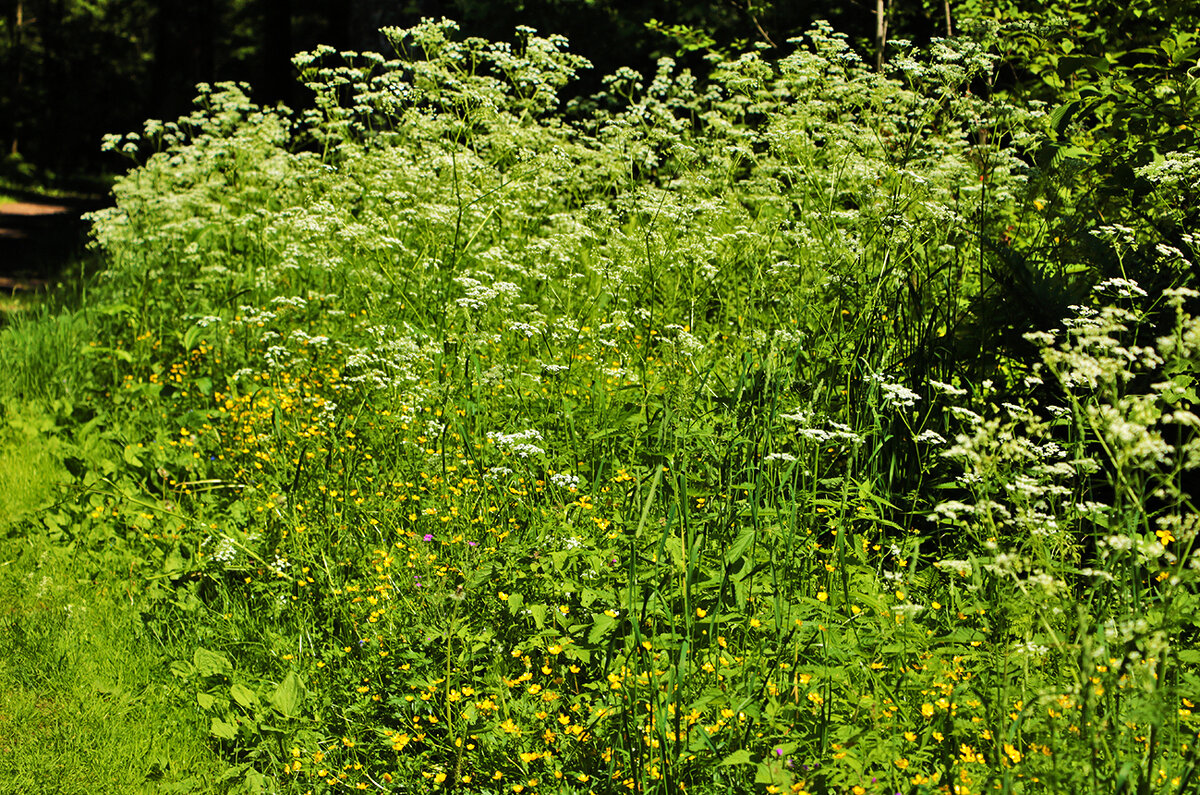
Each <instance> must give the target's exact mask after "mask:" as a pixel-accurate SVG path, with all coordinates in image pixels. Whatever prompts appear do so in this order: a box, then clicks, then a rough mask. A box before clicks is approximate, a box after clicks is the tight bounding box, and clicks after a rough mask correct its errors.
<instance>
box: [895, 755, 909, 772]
mask: <svg viewBox="0 0 1200 795" xmlns="http://www.w3.org/2000/svg"><path fill="white" fill-rule="evenodd" d="M892 764H893V765H895V766H896V767H898V768H900V769H901V770H908V760H907V759H905V758H904V757H900V758H899V759H897V760H895V761H893V762H892Z"/></svg>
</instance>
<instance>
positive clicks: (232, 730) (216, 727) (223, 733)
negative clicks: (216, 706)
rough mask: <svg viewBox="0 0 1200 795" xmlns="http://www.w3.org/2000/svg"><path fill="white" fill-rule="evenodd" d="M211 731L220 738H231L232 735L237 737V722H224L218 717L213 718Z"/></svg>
mask: <svg viewBox="0 0 1200 795" xmlns="http://www.w3.org/2000/svg"><path fill="white" fill-rule="evenodd" d="M212 733H213V736H214V737H220V738H221V739H222V740H232V739H233V738H234V737H237V724H234V723H226V722H225V721H223V720H221V719H220V718H213V719H212Z"/></svg>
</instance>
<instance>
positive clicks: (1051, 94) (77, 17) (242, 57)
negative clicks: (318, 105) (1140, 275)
mask: <svg viewBox="0 0 1200 795" xmlns="http://www.w3.org/2000/svg"><path fill="white" fill-rule="evenodd" d="M1192 5H1193V4H1191V3H1178V2H1164V1H1163V0H1157V1H1156V0H1132V2H1113V1H1112V0H1088V1H1086V2H1084V1H1081V0H1052V1H1051V2H1030V1H1029V0H1000V1H999V2H988V1H987V0H646V1H645V2H631V1H630V0H336V1H333V0H188V1H187V2H184V1H183V0H2V2H0V8H2V9H3V14H2V15H0V75H2V76H3V78H2V79H0V147H2V149H0V164H2V165H0V178H3V179H5V180H6V181H7V182H8V183H9V184H10V185H11V184H22V183H29V184H35V183H36V184H43V185H48V184H60V185H61V184H65V183H70V182H71V181H73V180H74V181H77V180H78V178H79V177H81V176H83V175H88V176H92V177H95V176H97V175H102V174H104V173H105V172H109V171H116V170H121V169H123V168H124V167H125V166H127V165H128V164H127V162H125V161H123V160H122V159H120V158H118V157H116V156H114V155H111V154H109V155H107V156H102V155H101V153H100V148H99V143H100V139H101V136H102V135H104V134H105V133H113V132H125V131H127V130H131V129H135V128H139V127H140V126H141V122H142V121H144V120H145V119H147V118H159V119H173V118H175V117H177V116H178V115H180V114H182V113H186V112H188V111H189V110H190V108H191V100H192V97H193V96H194V94H195V90H194V89H195V85H196V83H198V82H216V81H221V80H238V81H245V82H248V83H250V84H251V86H253V98H254V99H255V100H256V101H259V102H264V103H268V104H270V103H274V102H284V103H286V104H288V105H289V106H292V107H299V106H303V105H304V104H305V103H306V101H307V97H305V96H304V89H303V88H302V87H301V86H300V85H299V84H298V83H297V82H296V80H295V79H294V70H293V67H292V64H291V60H290V58H291V56H292V55H293V54H294V53H296V52H298V51H300V50H306V49H311V48H313V47H315V46H316V45H317V44H328V45H331V46H334V47H336V48H339V49H352V50H376V51H381V52H385V53H386V52H387V44H386V42H385V41H384V40H383V39H382V37H381V36H380V35H379V33H378V30H379V28H380V27H382V26H385V25H396V26H402V27H403V26H409V25H412V24H414V23H416V22H417V21H419V20H420V19H421V18H422V17H434V18H439V17H443V16H444V17H449V18H451V19H455V20H457V21H458V22H459V23H460V24H461V26H462V33H463V35H464V36H468V35H469V36H482V37H485V38H489V39H509V38H511V36H512V33H513V29H514V28H515V27H516V26H517V25H528V26H531V27H534V28H536V29H537V30H539V31H540V32H543V33H560V34H563V35H566V36H567V37H568V38H569V39H570V41H571V48H572V51H574V52H576V53H578V54H580V55H583V56H584V57H586V58H588V59H589V60H590V61H591V62H592V63H593V65H594V68H593V69H592V70H590V72H589V73H588V74H587V76H586V77H585V78H584V79H583V80H582V81H580V82H579V83H578V84H577V85H576V86H574V87H573V90H574V92H575V93H576V94H588V93H590V92H592V91H595V90H598V89H599V87H600V80H601V78H602V77H603V76H604V75H606V74H609V73H611V72H613V71H614V70H615V69H617V68H618V67H621V66H631V67H633V68H635V69H638V70H640V71H642V72H650V71H651V69H652V65H653V63H654V61H655V59H657V58H658V57H660V56H662V55H671V56H675V57H679V58H684V59H687V61H688V65H689V66H691V67H692V68H693V69H695V70H696V71H698V72H703V70H704V65H705V60H704V56H705V55H706V54H707V53H708V52H709V51H713V50H716V51H724V52H730V51H735V50H737V49H738V48H744V47H749V46H755V45H758V46H761V47H764V48H766V49H768V50H770V51H775V52H780V53H782V52H785V51H786V50H787V49H788V48H789V45H788V43H787V42H788V39H790V38H792V37H794V36H798V35H801V34H802V33H803V32H804V31H805V30H807V29H808V28H809V26H810V25H811V24H812V23H813V22H814V21H815V20H818V19H824V20H828V21H830V22H831V23H832V24H833V26H834V27H835V29H837V30H838V31H840V32H842V33H844V34H846V35H847V36H849V37H850V39H851V41H852V42H853V43H854V45H855V47H856V48H857V49H858V50H859V52H860V54H861V55H862V56H863V57H864V59H867V60H868V61H869V62H874V63H876V64H880V63H884V62H885V54H886V52H887V50H886V46H881V45H882V44H884V43H885V42H886V41H889V40H892V39H895V38H905V39H911V40H914V41H915V42H917V43H924V42H926V41H928V40H929V39H930V38H931V37H935V36H944V35H947V34H948V33H949V34H951V35H958V34H959V32H960V30H963V29H969V28H970V25H971V23H972V22H973V21H978V20H981V19H987V20H994V21H997V22H1001V23H1016V24H1018V25H1020V24H1026V25H1028V26H1029V27H1030V29H1037V30H1038V31H1039V32H1038V35H1035V36H1029V37H1025V38H1022V37H1020V36H1016V37H1013V38H1012V39H1011V41H1012V48H1013V50H1012V59H1011V61H1010V63H1009V65H1010V67H1011V68H1010V69H1009V71H1008V73H1007V74H1008V80H1009V81H1010V85H1009V86H1006V87H1008V88H1012V87H1019V88H1021V89H1022V90H1025V91H1032V92H1034V93H1038V92H1039V91H1040V92H1042V93H1043V94H1045V95H1046V98H1048V99H1054V98H1060V97H1061V95H1062V93H1063V92H1062V89H1063V86H1062V85H1061V84H1059V85H1056V84H1055V83H1056V81H1057V82H1059V83H1061V80H1060V79H1059V78H1058V74H1059V73H1061V71H1062V70H1061V69H1060V68H1059V66H1060V65H1059V61H1060V59H1061V57H1063V56H1064V55H1068V56H1069V55H1071V54H1075V55H1081V54H1083V55H1089V56H1094V57H1099V58H1103V57H1105V53H1111V52H1113V51H1114V50H1117V49H1119V50H1120V51H1121V52H1122V53H1128V52H1130V51H1132V50H1135V49H1136V48H1137V47H1138V46H1140V45H1142V44H1147V45H1156V44H1158V39H1159V38H1160V37H1161V36H1162V35H1163V32H1164V31H1169V32H1179V31H1180V30H1184V31H1189V32H1190V31H1194V29H1195V25H1194V22H1195V17H1196V16H1197V13H1196V11H1195V10H1194V9H1191V10H1188V9H1189V8H1190V7H1191V6H1192ZM1046 31H1049V34H1047V32H1046ZM1063 42H1069V44H1068V45H1066V46H1063ZM1048 45H1049V49H1047V46H1048Z"/></svg>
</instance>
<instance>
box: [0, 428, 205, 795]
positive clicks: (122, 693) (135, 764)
mask: <svg viewBox="0 0 1200 795" xmlns="http://www.w3.org/2000/svg"><path fill="white" fill-rule="evenodd" d="M0 433H2V434H3V435H2V436H0V533H2V534H3V536H4V537H3V539H2V540H0V792H13V793H18V792H19V793H41V792H46V793H51V792H53V793H98V792H105V793H126V792H170V791H178V792H190V791H195V792H201V791H206V790H207V789H208V785H209V782H210V780H211V778H212V776H213V773H214V764H213V760H212V758H211V756H210V753H209V751H208V748H207V745H206V743H205V742H204V735H205V734H206V733H207V729H206V727H203V726H201V725H200V723H199V720H198V718H197V716H196V714H194V713H192V712H187V711H181V710H180V709H179V707H178V704H179V701H178V698H177V694H176V692H175V691H176V685H175V683H174V682H172V681H171V678H170V674H169V673H168V669H167V668H166V666H165V665H163V657H164V653H165V651H166V650H164V649H162V648H159V647H157V646H156V644H155V643H154V642H153V641H151V640H150V639H148V638H147V637H146V634H145V632H144V630H142V629H141V627H140V615H139V613H138V612H137V611H136V609H135V608H133V607H132V606H131V604H130V601H129V599H128V597H127V595H126V593H125V589H124V585H123V582H122V578H121V576H120V572H106V571H102V570H101V569H99V568H97V567H96V565H95V563H94V561H93V560H91V559H90V557H91V556H90V553H89V551H88V550H86V549H81V548H78V547H76V546H75V545H74V544H71V543H65V544H64V543H53V542H51V541H49V540H48V539H47V538H46V536H45V534H44V533H39V532H36V529H35V528H34V527H33V526H32V525H31V524H29V522H31V521H32V520H31V519H30V516H31V514H32V513H33V512H34V511H35V510H36V509H37V508H39V507H41V506H44V505H45V504H46V503H47V502H48V501H51V500H53V499H54V498H55V490H56V487H57V485H58V482H59V481H60V480H61V479H62V476H64V475H65V470H63V468H62V464H61V461H60V457H59V455H58V451H57V450H56V447H55V445H54V444H52V443H50V442H48V441H47V440H46V439H45V437H42V436H39V435H29V434H26V433H22V432H18V431H15V430H14V429H13V428H12V427H11V426H10V427H8V428H6V429H5V430H4V431H2V432H0ZM31 530H32V532H31Z"/></svg>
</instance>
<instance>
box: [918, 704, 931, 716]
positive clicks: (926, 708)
mask: <svg viewBox="0 0 1200 795" xmlns="http://www.w3.org/2000/svg"><path fill="white" fill-rule="evenodd" d="M921 714H922V715H924V716H925V717H926V718H932V717H933V704H930V703H929V702H926V703H924V704H922V705H921Z"/></svg>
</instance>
